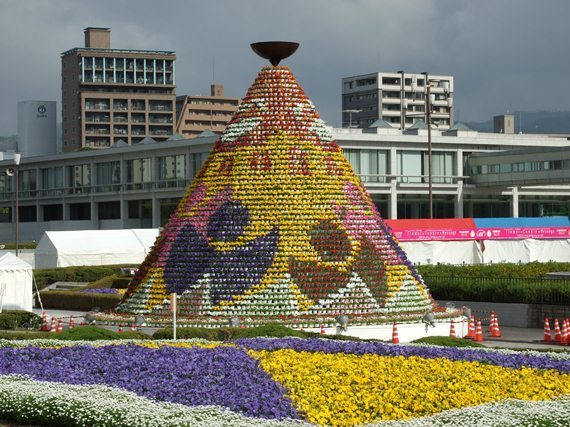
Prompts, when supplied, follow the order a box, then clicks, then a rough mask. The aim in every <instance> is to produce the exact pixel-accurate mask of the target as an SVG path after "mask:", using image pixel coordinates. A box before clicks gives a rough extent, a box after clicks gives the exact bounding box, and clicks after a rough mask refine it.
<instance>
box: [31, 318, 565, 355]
mask: <svg viewBox="0 0 570 427" xmlns="http://www.w3.org/2000/svg"><path fill="white" fill-rule="evenodd" d="M46 311H47V314H48V317H50V316H54V317H56V318H58V319H59V318H62V319H66V318H67V319H68V318H69V316H70V315H72V316H73V317H74V318H75V322H76V324H78V323H80V322H81V321H82V320H83V316H84V315H85V312H83V311H67V310H50V309H48V310H46ZM34 312H35V313H37V314H39V315H40V316H41V314H42V311H41V309H39V308H34ZM109 328H110V329H117V328H116V327H109ZM125 328H128V326H125ZM500 329H501V335H502V336H501V337H500V338H491V337H490V336H489V333H488V328H486V329H485V330H484V331H483V332H484V334H483V335H484V339H485V341H483V342H482V344H483V345H485V346H487V347H500V348H516V349H533V350H549V349H556V350H561V349H564V350H566V351H570V346H565V347H564V346H561V345H560V344H553V343H550V344H549V343H544V342H543V341H542V339H543V337H544V331H543V330H542V329H534V328H514V327H501V328H500ZM154 331H156V329H155V328H143V329H142V332H144V333H147V334H150V335H152V333H153V332H154Z"/></svg>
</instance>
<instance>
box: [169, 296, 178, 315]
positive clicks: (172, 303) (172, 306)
mask: <svg viewBox="0 0 570 427" xmlns="http://www.w3.org/2000/svg"><path fill="white" fill-rule="evenodd" d="M176 297H177V295H176V292H172V293H171V294H170V311H171V312H172V313H176V302H177V298H176Z"/></svg>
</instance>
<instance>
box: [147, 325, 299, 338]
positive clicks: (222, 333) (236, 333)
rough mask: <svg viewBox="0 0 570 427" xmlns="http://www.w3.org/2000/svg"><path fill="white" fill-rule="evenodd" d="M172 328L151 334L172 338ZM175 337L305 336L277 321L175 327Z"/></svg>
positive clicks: (155, 336) (154, 336) (156, 336)
mask: <svg viewBox="0 0 570 427" xmlns="http://www.w3.org/2000/svg"><path fill="white" fill-rule="evenodd" d="M173 335H174V334H173V331H172V328H165V329H159V330H158V331H156V332H155V333H154V334H153V336H152V337H153V338H155V339H172V338H173ZM176 337H177V338H180V339H191V338H202V339H206V340H208V341H227V340H232V339H237V338H254V337H299V338H307V334H306V333H305V332H303V331H298V330H295V329H291V328H287V327H286V326H283V325H281V324H278V323H268V324H267V325H263V326H257V327H254V328H243V329H241V328H231V327H227V328H177V329H176Z"/></svg>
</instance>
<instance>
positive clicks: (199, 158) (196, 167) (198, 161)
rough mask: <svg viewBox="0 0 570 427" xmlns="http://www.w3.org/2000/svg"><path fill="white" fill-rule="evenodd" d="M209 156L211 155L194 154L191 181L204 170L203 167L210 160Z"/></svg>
mask: <svg viewBox="0 0 570 427" xmlns="http://www.w3.org/2000/svg"><path fill="white" fill-rule="evenodd" d="M208 155H209V153H193V154H192V163H191V165H190V178H191V179H193V178H194V177H195V176H196V175H197V174H198V172H200V169H202V166H203V165H204V163H205V162H206V160H207V159H208Z"/></svg>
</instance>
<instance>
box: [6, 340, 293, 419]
mask: <svg viewBox="0 0 570 427" xmlns="http://www.w3.org/2000/svg"><path fill="white" fill-rule="evenodd" d="M0 374H2V375H4V374H23V375H29V376H31V377H33V378H34V379H37V380H41V381H57V382H64V383H67V384H106V385H110V386H115V387H119V388H122V389H124V390H129V391H132V392H134V393H136V394H138V395H141V396H145V397H148V398H151V399H155V400H159V401H168V402H174V403H181V404H184V405H188V406H196V405H220V406H223V407H226V408H229V409H231V410H232V411H235V412H240V413H242V414H245V415H247V416H254V417H262V418H273V419H283V418H299V416H298V414H297V412H296V410H295V408H294V407H293V405H292V403H291V401H290V399H289V398H288V397H287V396H286V395H285V389H284V388H283V387H282V386H281V385H280V384H278V383H276V382H274V381H273V380H272V379H271V378H270V376H269V375H268V374H267V373H266V372H265V371H263V370H262V369H261V368H260V367H259V363H258V362H257V361H256V360H253V359H252V358H250V357H249V356H248V355H247V354H246V353H245V352H244V351H243V350H241V349H237V348H231V347H216V348H214V349H201V348H190V349H188V348H173V347H163V348H160V349H149V348H145V347H140V346H136V345H126V346H105V347H89V346H74V347H64V348H59V349H54V348H35V347H25V348H2V349H0Z"/></svg>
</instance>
